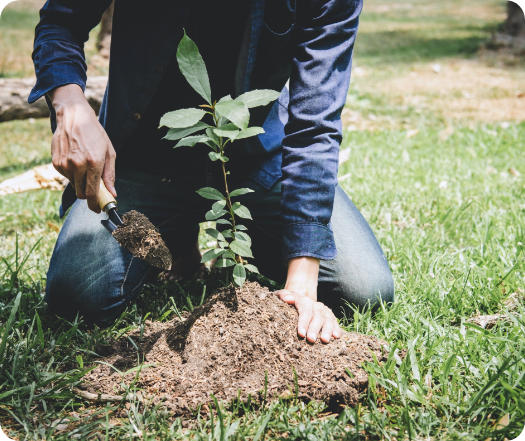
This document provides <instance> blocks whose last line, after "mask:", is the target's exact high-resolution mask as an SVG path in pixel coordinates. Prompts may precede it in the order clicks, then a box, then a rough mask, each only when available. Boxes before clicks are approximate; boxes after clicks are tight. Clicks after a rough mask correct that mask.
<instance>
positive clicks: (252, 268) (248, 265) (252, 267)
mask: <svg viewBox="0 0 525 441" xmlns="http://www.w3.org/2000/svg"><path fill="white" fill-rule="evenodd" d="M244 268H246V269H247V270H248V271H250V272H251V273H255V274H261V273H260V272H259V269H258V268H257V267H256V266H255V265H252V264H251V263H245V264H244Z"/></svg>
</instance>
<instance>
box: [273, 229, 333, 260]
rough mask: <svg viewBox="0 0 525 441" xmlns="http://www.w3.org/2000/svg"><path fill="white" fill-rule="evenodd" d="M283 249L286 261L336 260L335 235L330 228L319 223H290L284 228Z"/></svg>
mask: <svg viewBox="0 0 525 441" xmlns="http://www.w3.org/2000/svg"><path fill="white" fill-rule="evenodd" d="M283 247H284V250H283V252H284V256H285V258H286V259H292V258H294V257H315V258H317V259H321V260H331V259H334V258H335V255H336V248H335V241H334V234H333V233H332V230H331V229H330V227H329V226H327V225H323V224H319V223H290V224H287V225H285V226H284V231H283Z"/></svg>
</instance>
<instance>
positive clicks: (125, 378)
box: [82, 283, 387, 415]
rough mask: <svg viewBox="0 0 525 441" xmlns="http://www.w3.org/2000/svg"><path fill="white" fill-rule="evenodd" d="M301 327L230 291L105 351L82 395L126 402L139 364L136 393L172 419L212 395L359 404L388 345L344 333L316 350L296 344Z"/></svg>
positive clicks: (291, 316) (280, 311)
mask: <svg viewBox="0 0 525 441" xmlns="http://www.w3.org/2000/svg"><path fill="white" fill-rule="evenodd" d="M296 322H297V313H296V311H295V308H294V307H293V306H291V305H288V304H285V303H284V302H282V301H281V300H280V299H279V298H278V297H277V296H275V295H274V294H273V293H271V292H270V291H269V290H268V289H266V288H262V287H261V286H260V285H258V284H256V283H246V284H245V285H244V286H243V287H242V288H238V289H233V288H226V289H224V290H222V291H219V292H218V293H217V294H215V295H214V296H212V297H211V298H210V299H209V300H208V301H207V302H206V303H205V304H204V305H202V306H200V307H198V308H196V309H195V310H194V311H193V312H192V313H191V314H190V315H189V316H188V317H187V318H186V319H185V320H179V319H176V320H172V321H169V322H165V323H159V322H147V323H146V324H145V328H144V329H143V332H142V334H141V333H140V331H135V332H132V333H131V334H130V335H128V336H124V337H123V338H121V339H120V340H119V341H117V342H115V343H114V344H113V345H112V346H111V347H106V348H101V349H99V353H101V352H103V353H104V357H103V358H102V359H101V360H99V361H100V362H103V363H101V364H99V366H97V367H96V368H95V369H94V370H93V371H92V372H90V373H89V374H88V375H87V376H86V377H85V378H84V383H83V386H82V387H83V389H84V390H88V391H90V392H94V393H100V394H108V395H113V396H114V395H115V394H117V395H122V396H125V395H126V394H127V392H128V391H126V389H125V388H124V387H123V384H125V385H129V384H130V383H131V382H132V381H133V380H134V379H135V378H136V376H137V371H136V370H134V371H132V372H127V373H126V371H128V370H129V369H132V368H133V367H134V366H136V365H137V357H139V358H140V359H141V360H143V362H144V367H143V369H142V370H141V372H140V374H139V375H138V380H137V383H136V385H137V386H138V387H139V388H140V389H142V394H143V396H144V397H145V398H147V399H151V400H152V401H153V402H154V403H162V404H163V405H164V406H165V407H166V408H167V409H168V410H170V411H171V412H173V414H174V415H188V414H190V413H191V412H192V411H194V410H195V409H196V408H197V407H198V406H200V405H202V406H203V407H202V408H201V410H203V411H204V410H207V407H208V406H207V403H209V402H210V400H211V395H212V394H213V395H214V396H215V397H216V398H217V399H218V400H221V401H226V402H228V401H231V400H233V399H236V398H239V399H241V400H243V401H245V400H248V398H249V397H250V399H251V401H252V403H258V402H261V401H262V400H264V399H268V400H271V399H275V398H278V397H292V396H294V395H295V394H297V396H298V398H300V399H303V400H305V401H308V400H322V401H324V402H326V403H327V404H328V406H329V407H330V408H332V409H336V408H338V407H339V406H342V405H352V404H355V403H356V402H357V400H358V399H359V394H360V393H361V392H362V391H363V390H364V389H365V387H366V385H367V380H368V378H367V375H366V372H365V371H364V369H363V368H362V365H363V363H364V362H367V361H372V360H373V356H375V357H377V360H379V361H381V360H384V358H385V357H386V353H387V349H386V343H384V342H383V341H380V340H378V339H376V338H373V337H369V336H365V335H361V334H356V333H345V334H344V335H343V337H342V338H340V339H338V340H335V341H332V342H331V343H330V344H327V345H323V344H321V343H317V344H315V345H312V344H309V343H308V342H306V341H305V340H303V339H299V338H298V336H297V330H296V325H297V323H296ZM130 339H131V340H133V343H132V342H131V340H130ZM134 345H136V346H137V347H138V349H139V353H138V354H137V350H136V349H135V347H134ZM110 365H111V366H113V367H110ZM116 369H118V371H120V373H119V372H118V371H117V370H116Z"/></svg>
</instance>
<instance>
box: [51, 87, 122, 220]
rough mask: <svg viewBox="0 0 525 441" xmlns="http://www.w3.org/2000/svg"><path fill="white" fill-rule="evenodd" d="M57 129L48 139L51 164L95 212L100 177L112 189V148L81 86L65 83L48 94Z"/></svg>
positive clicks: (113, 156) (113, 169) (113, 171)
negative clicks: (50, 138)
mask: <svg viewBox="0 0 525 441" xmlns="http://www.w3.org/2000/svg"><path fill="white" fill-rule="evenodd" d="M49 97H50V98H51V102H52V104H53V108H54V109H55V113H56V119H57V128H56V130H55V133H54V134H53V139H52V141H51V157H52V161H53V166H54V167H55V168H56V169H57V170H58V172H59V173H60V174H62V175H64V176H65V177H66V178H68V179H69V181H70V182H71V183H72V184H73V186H74V187H75V192H76V195H77V198H79V199H87V203H88V206H89V208H90V209H91V210H93V211H94V212H95V213H99V212H100V208H99V206H98V202H97V196H98V189H99V185H100V179H101V178H102V180H103V181H104V184H106V188H107V189H108V190H109V191H110V193H111V194H113V196H114V197H116V196H117V192H116V191H115V157H116V154H115V149H114V148H113V145H112V144H111V141H110V140H109V137H108V135H107V134H106V131H105V130H104V128H103V127H102V126H101V125H100V123H99V121H98V119H97V116H96V115H95V112H94V111H93V109H92V108H91V106H90V105H89V103H88V102H87V100H86V97H85V96H84V93H83V92H82V89H81V88H80V86H78V85H76V84H67V85H65V86H61V87H57V88H56V89H54V90H53V91H51V92H50V93H49Z"/></svg>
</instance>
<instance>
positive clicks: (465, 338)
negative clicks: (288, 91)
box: [0, 0, 525, 441]
mask: <svg viewBox="0 0 525 441" xmlns="http://www.w3.org/2000/svg"><path fill="white" fill-rule="evenodd" d="M456 3H459V6H462V7H465V5H467V4H468V2H456ZM387 4H388V5H390V6H392V7H393V6H395V5H396V4H397V5H400V4H399V3H394V2H388V3H386V2H380V1H377V0H376V1H370V2H368V3H367V5H368V7H369V8H370V14H368V15H367V11H366V6H365V13H364V15H363V20H362V29H364V32H363V33H362V34H361V35H360V41H359V44H360V49H359V50H358V51H357V54H356V65H358V66H362V67H364V68H366V69H367V72H369V74H368V76H367V77H365V78H360V77H356V78H355V79H354V82H353V89H352V92H351V94H350V98H349V108H351V109H357V110H359V111H360V112H361V114H362V115H365V116H367V115H372V114H373V115H378V116H381V117H385V118H386V117H388V118H392V119H393V120H394V121H396V124H393V125H392V126H391V127H389V128H388V129H385V128H382V127H380V125H377V126H376V127H374V128H373V129H371V130H347V131H345V137H344V141H343V146H342V148H343V149H350V157H349V159H348V160H346V161H345V162H343V163H342V164H341V167H340V183H341V185H342V186H343V188H344V189H345V190H346V191H347V192H348V193H349V194H350V196H351V197H352V199H353V200H354V202H355V203H356V204H357V206H358V207H359V208H360V209H361V210H362V212H363V214H364V215H365V217H366V218H367V219H368V220H369V222H370V223H371V225H372V227H373V229H374V231H375V232H376V234H377V236H378V239H379V241H380V243H381V244H382V246H383V248H384V250H385V252H386V254H387V257H388V259H389V262H390V265H391V267H392V270H393V273H394V277H395V282H396V288H397V299H396V302H395V304H394V305H392V306H391V307H389V308H386V309H381V310H380V311H379V312H378V313H377V314H375V315H371V314H370V313H367V312H362V313H359V312H357V311H356V312H355V313H354V315H353V317H350V318H349V320H347V321H345V323H344V324H345V327H346V329H348V330H351V331H358V332H363V333H367V334H371V335H375V336H378V337H381V338H383V339H385V340H386V341H387V342H388V343H389V344H390V345H391V347H392V349H394V350H393V351H392V353H391V357H390V358H389V360H388V361H387V362H386V363H384V364H383V365H377V364H373V363H372V364H369V365H368V366H367V370H368V372H369V378H370V385H369V389H368V392H367V393H366V394H364V395H363V396H362V400H361V404H360V405H359V406H356V407H355V408H348V409H345V410H344V411H343V412H341V413H340V414H337V415H334V414H330V413H327V411H326V409H325V408H324V405H323V404H322V403H310V404H308V405H305V404H303V403H300V402H298V401H297V400H294V399H290V400H287V401H278V402H276V403H268V404H267V405H265V406H264V407H263V408H253V407H252V406H250V404H249V403H232V404H228V403H223V404H221V405H220V406H212V408H213V412H211V413H209V414H208V415H205V416H202V417H200V418H198V419H195V420H193V421H190V422H189V426H188V424H186V423H188V422H187V421H186V422H183V421H180V420H172V419H171V418H170V416H169V415H167V414H166V413H165V412H164V411H163V409H162V408H158V407H155V406H152V405H148V404H147V403H146V404H141V403H138V402H131V403H128V404H127V405H125V404H124V403H120V404H119V403H114V404H112V405H111V406H109V405H108V406H93V405H89V404H88V403H86V402H84V401H82V400H80V399H78V398H76V397H75V396H74V395H73V394H72V393H71V387H72V386H73V385H75V384H76V383H77V382H78V381H80V378H81V376H82V373H83V372H84V370H85V369H86V368H89V366H90V360H92V359H93V352H94V351H96V349H97V347H98V346H99V345H100V344H102V343H105V342H109V341H112V340H113V339H114V338H116V337H117V336H119V335H121V334H122V333H124V332H126V331H127V330H128V329H131V328H133V327H137V326H141V324H143V323H144V320H145V318H146V317H147V318H148V319H156V320H166V319H169V318H171V317H173V316H174V315H175V314H177V311H180V310H182V309H190V308H191V305H196V304H198V303H199V302H200V301H201V294H202V290H203V288H204V287H203V286H202V284H199V283H192V282H187V283H183V284H182V285H180V286H177V287H176V289H173V287H168V286H166V285H161V286H157V285H148V286H147V287H145V289H144V292H143V294H142V296H141V297H140V298H139V301H138V302H137V304H136V305H134V306H132V307H130V308H128V310H127V311H126V312H125V313H124V314H123V316H122V317H121V318H120V319H119V321H118V322H117V323H115V324H114V326H112V327H111V328H110V329H106V330H103V331H102V330H97V329H96V330H90V331H88V330H86V329H85V327H84V326H83V325H82V323H77V322H75V323H72V324H71V323H66V322H64V321H61V320H59V319H57V318H56V317H53V316H50V315H48V314H47V312H46V310H45V305H44V304H43V301H42V293H43V289H44V285H45V272H46V270H47V264H48V259H49V257H50V254H51V251H52V247H53V244H54V241H55V239H56V235H57V233H56V229H57V227H59V225H60V222H61V221H60V220H59V219H58V216H57V213H56V207H57V204H58V200H59V196H60V195H59V193H58V192H53V191H38V192H33V193H25V194H20V195H10V196H6V197H2V198H0V220H1V223H0V232H1V236H2V242H1V243H0V257H2V260H0V425H2V427H3V428H4V430H5V429H6V428H7V430H8V432H10V433H11V434H12V435H13V436H14V437H16V438H18V439H34V440H40V439H57V440H60V439H64V440H66V439H68V440H69V439H71V438H74V437H76V438H78V439H109V440H116V439H147V440H171V439H187V438H192V439H199V440H200V439H207V440H209V439H213V440H215V439H216V440H227V439H228V440H230V439H238V440H241V439H246V438H251V439H259V440H261V439H263V438H264V439H291V440H302V439H309V440H317V439H343V438H344V439H348V440H354V439H355V440H357V439H371V440H373V439H392V440H393V439H396V440H400V439H414V440H426V439H431V440H441V439H447V440H450V439H452V440H454V439H457V440H459V439H461V440H464V439H465V440H473V441H474V440H485V439H487V438H488V437H491V438H492V439H493V440H503V439H505V438H507V439H513V438H515V437H516V436H517V435H518V434H519V433H520V432H521V429H522V428H523V425H524V422H525V411H524V409H525V362H524V360H525V339H524V337H523V336H524V335H525V308H524V306H523V298H524V296H525V292H524V290H523V289H524V285H525V284H524V283H523V282H524V280H525V259H524V252H523V246H524V243H525V237H524V236H525V205H524V202H523V201H524V200H525V182H524V178H523V176H524V175H525V158H524V156H523V148H522V145H523V139H525V123H524V122H513V121H510V122H508V123H505V124H502V123H499V122H494V123H485V122H477V121H470V120H457V119H456V120H445V119H443V118H442V116H441V115H440V114H439V113H437V112H432V111H422V110H421V109H418V108H411V107H406V108H403V109H399V108H398V107H397V106H396V104H395V103H393V102H391V101H389V99H388V95H385V94H382V93H373V92H371V88H370V87H371V86H370V84H380V83H381V81H383V79H384V78H385V76H386V75H387V74H385V72H387V73H388V75H391V74H392V72H393V71H394V70H395V69H398V68H399V69H402V70H404V71H408V70H410V69H411V63H417V62H419V60H418V58H420V57H421V58H424V59H425V60H427V61H429V62H434V61H436V62H439V61H440V60H441V58H440V57H443V56H445V57H450V56H457V57H474V55H473V43H472V42H473V41H481V40H482V39H483V38H485V37H486V38H488V34H489V32H488V29H489V28H491V27H492V26H493V25H494V24H495V22H497V20H496V19H497V18H498V17H499V16H498V15H497V14H501V5H500V4H499V2H497V1H493V2H489V1H483V2H481V3H479V4H480V5H481V6H483V7H484V8H487V10H488V11H493V12H494V14H495V15H494V17H495V18H491V19H483V20H482V19H481V18H479V17H478V16H477V15H476V13H473V14H472V17H471V18H469V19H465V21H464V23H465V27H464V30H462V31H461V33H462V34H461V35H463V34H464V38H463V37H460V36H459V34H458V32H459V31H458V29H459V28H460V27H461V23H463V22H462V21H461V20H460V19H459V18H454V17H451V15H453V12H454V11H453V10H451V9H450V7H451V6H450V5H451V3H449V2H444V3H443V5H441V3H440V4H439V5H441V6H438V4H437V3H435V2H426V1H417V2H415V3H414V4H415V5H416V6H418V7H413V8H411V9H407V8H405V7H404V6H403V4H401V5H402V7H400V8H399V9H395V8H393V9H392V10H390V11H386V12H384V14H383V12H381V11H382V10H381V9H380V8H381V7H383V6H384V5H387ZM470 4H471V3H470ZM374 8H375V9H374ZM378 8H379V9H378ZM403 8H404V9H403ZM440 11H441V14H440ZM418 13H419V14H420V15H421V19H418ZM489 15H490V14H489ZM2 19H3V18H2ZM414 23H415V24H416V25H417V26H418V27H419V28H420V29H419V30H418V31H417V32H418V34H417V35H415V34H414V35H410V38H411V39H412V40H414V43H413V46H412V48H405V49H403V48H399V49H396V50H397V52H395V51H394V53H392V48H393V46H392V45H393V43H392V42H389V43H388V44H385V45H384V46H381V44H379V43H378V41H375V40H374V39H376V38H379V37H380V38H381V39H384V38H387V39H388V38H389V36H388V35H383V34H381V33H380V32H379V31H380V30H381V29H383V30H385V32H387V31H388V30H389V29H393V30H395V29H404V28H406V27H407V26H413V25H414ZM473 23H474V24H473ZM396 26H397V28H396ZM436 29H440V30H439V32H437V31H436ZM447 29H450V32H446V31H447ZM1 32H3V31H2V30H1V29H0V35H2V34H1ZM378 32H379V33H378ZM399 32H400V31H399ZM436 32H437V33H436ZM447 35H449V36H450V35H452V36H453V37H454V38H455V40H456V41H455V43H454V44H453V45H452V46H450V47H449V49H446V50H445V49H440V50H438V49H436V46H438V45H437V44H436V45H428V41H431V40H432V39H437V40H438V41H439V40H440V39H444V43H445V44H447V45H448V43H447V41H448V40H447V38H448V37H447ZM378 36H379V37H378ZM418 36H424V37H426V40H424V41H417V40H418V38H419V37H418ZM391 44H392V45H391ZM398 44H399V45H402V41H401V40H398V41H397V42H396V45H398ZM419 44H421V45H424V46H425V47H427V48H428V53H427V52H425V51H424V50H423V49H422V48H421V47H420V46H418V45H419ZM456 50H457V53H456V54H454V52H455V51H456ZM403 51H405V52H403ZM412 53H413V54H415V55H416V57H414V56H413V55H412ZM418 54H419V55H418ZM392 63H394V64H396V66H397V67H395V66H394V67H393V66H392ZM365 83H366V84H365ZM365 86H366V87H365ZM452 98H453V97H451V99H452ZM429 99H432V97H429ZM413 128H416V129H417V130H418V131H417V132H414V131H410V130H409V129H413ZM444 133H445V135H444ZM49 140H50V135H49V128H48V123H47V121H43V120H37V121H35V122H33V123H29V122H27V121H22V122H11V123H2V124H1V126H0V152H1V154H0V180H2V179H4V178H7V177H11V176H12V175H14V174H16V173H19V172H21V171H22V170H24V169H26V168H28V167H30V166H32V165H36V164H40V163H43V162H46V161H48V160H49V150H48V149H49V147H48V146H49ZM516 171H517V173H516ZM33 246H36V248H35V249H34V250H32V247H33ZM26 256H28V257H27V260H24V259H25V257H26ZM211 291H213V287H212V286H207V287H206V293H210V292H211ZM509 297H517V298H518V299H519V302H518V305H517V306H515V307H511V306H509V303H508V302H507V299H509ZM494 313H500V314H502V315H503V318H502V319H501V320H500V321H499V322H498V323H497V324H496V325H495V326H494V327H492V328H490V329H482V328H480V327H479V326H477V325H475V324H473V323H471V322H469V321H468V319H469V318H471V317H473V316H476V315H480V314H494ZM403 353H405V354H406V355H405V356H404V357H401V355H403ZM131 387H133V386H132V385H131ZM506 416H508V421H509V422H508V424H505V423H502V424H501V425H500V426H498V422H499V421H503V420H504V419H505V417H506ZM502 419H503V420H502ZM183 423H184V424H183Z"/></svg>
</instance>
